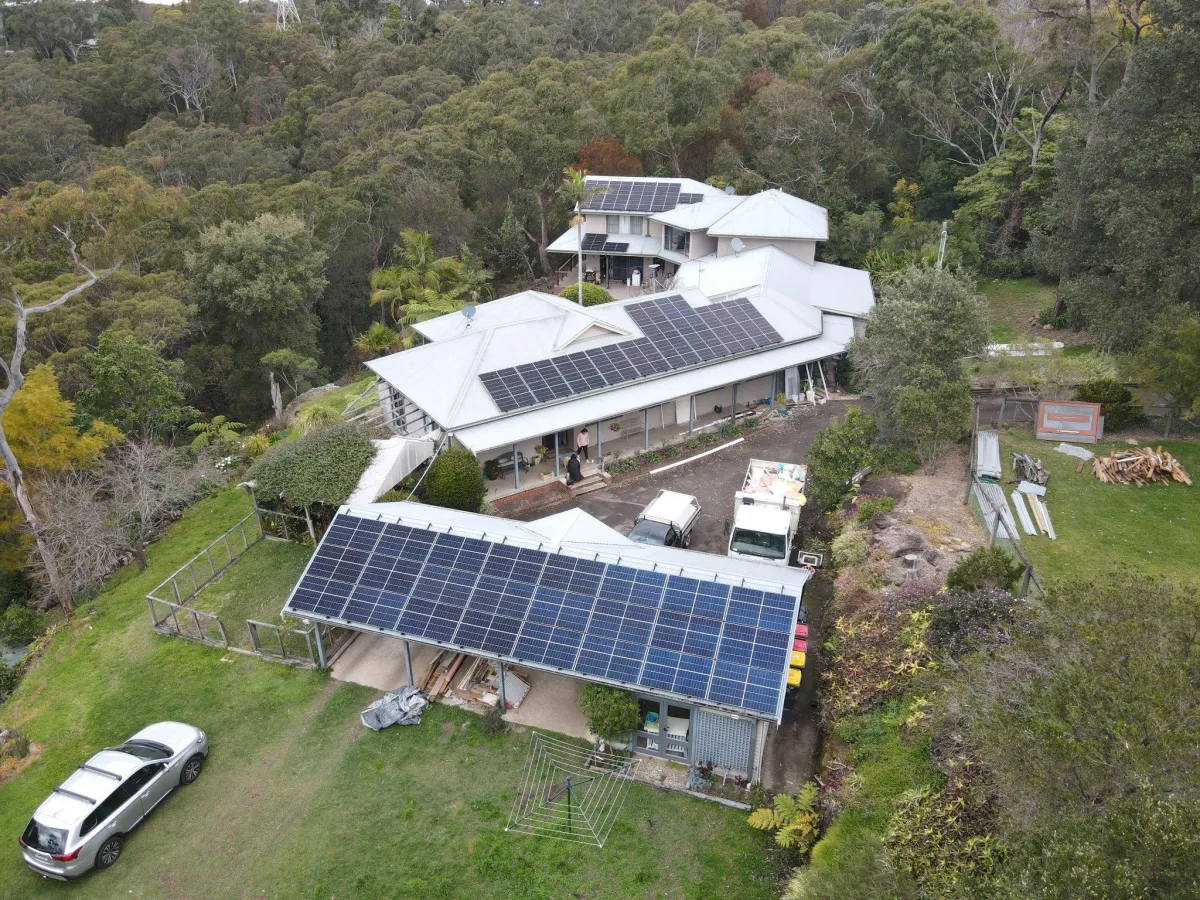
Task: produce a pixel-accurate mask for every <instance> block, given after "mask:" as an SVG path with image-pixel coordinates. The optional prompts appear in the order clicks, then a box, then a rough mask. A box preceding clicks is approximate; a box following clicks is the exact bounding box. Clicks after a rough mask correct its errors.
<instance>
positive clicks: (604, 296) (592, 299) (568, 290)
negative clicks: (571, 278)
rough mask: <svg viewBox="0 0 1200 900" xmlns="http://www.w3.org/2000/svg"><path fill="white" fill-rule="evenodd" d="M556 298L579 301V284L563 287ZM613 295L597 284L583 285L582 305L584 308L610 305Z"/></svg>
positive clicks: (585, 283)
mask: <svg viewBox="0 0 1200 900" xmlns="http://www.w3.org/2000/svg"><path fill="white" fill-rule="evenodd" d="M558 296H560V297H565V298H566V299H568V300H575V301H578V300H579V283H578V282H576V283H575V284H573V285H571V286H570V287H565V288H563V289H562V290H561V291H559V292H558ZM612 301H613V295H612V294H610V293H609V292H608V291H606V290H605V289H604V288H602V287H600V285H598V284H592V283H591V282H590V281H585V282H584V283H583V305H584V306H600V305H601V304H602V303H612Z"/></svg>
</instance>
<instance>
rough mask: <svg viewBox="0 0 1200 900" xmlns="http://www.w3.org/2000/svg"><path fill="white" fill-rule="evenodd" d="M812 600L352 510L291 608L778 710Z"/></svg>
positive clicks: (740, 707)
mask: <svg viewBox="0 0 1200 900" xmlns="http://www.w3.org/2000/svg"><path fill="white" fill-rule="evenodd" d="M799 603H800V601H799V598H798V597H793V596H790V595H788V594H782V593H774V592H771V591H764V590H759V589H755V588H753V587H746V586H737V585H732V584H729V583H725V582H722V581H720V580H718V579H717V576H715V575H714V576H712V577H711V578H709V579H700V578H691V577H684V576H680V575H668V574H665V573H662V572H656V571H651V570H647V569H638V568H633V567H631V566H627V565H620V564H613V563H605V562H601V561H598V560H595V559H585V558H580V557H576V556H572V555H569V554H565V553H548V552H545V551H542V550H536V549H530V548H526V547H518V546H514V545H512V544H506V543H498V542H494V541H489V540H486V539H478V538H472V537H463V536H461V535H457V534H449V533H444V532H438V531H432V530H428V529H424V528H415V527H411V526H409V525H404V524H399V523H388V522H383V521H379V520H376V519H370V518H363V517H360V516H356V515H351V514H348V513H345V512H342V513H339V514H338V516H337V517H336V518H335V519H334V521H333V522H332V524H331V525H330V526H329V530H328V531H327V532H326V533H325V536H324V538H323V539H322V540H321V544H320V546H319V547H318V549H317V552H316V554H315V555H314V557H313V559H312V561H311V562H310V564H309V567H308V569H307V570H306V571H305V574H304V576H303V577H302V578H301V580H300V583H299V584H298V585H297V586H296V588H295V590H294V591H293V593H292V596H291V597H290V598H289V600H288V603H287V606H286V607H285V611H286V612H291V613H294V614H297V615H301V616H310V617H316V618H321V619H324V620H327V621H331V622H334V623H335V624H337V623H345V624H349V625H357V626H366V627H370V628H375V629H379V630H381V631H384V632H387V633H390V634H394V635H396V636H397V637H408V638H412V639H414V640H422V641H428V642H438V643H442V644H447V645H450V646H454V647H458V648H460V649H462V650H463V651H465V652H468V653H471V652H476V653H479V652H482V653H486V654H490V655H493V656H496V657H498V658H502V659H508V660H511V661H514V662H521V663H526V664H530V665H534V666H538V667H541V668H549V669H555V670H560V671H562V672H564V673H567V674H573V675H577V676H579V677H582V678H587V679H591V680H597V681H608V682H614V683H619V684H622V685H626V686H630V687H641V688H647V689H653V690H656V691H660V692H666V693H671V694H676V695H679V696H681V697H684V698H688V699H692V700H696V701H700V702H707V703H709V704H712V705H716V706H721V707H724V708H728V709H733V710H736V711H741V712H748V713H751V714H754V715H760V716H777V715H778V711H779V709H780V708H781V704H782V691H783V684H784V679H785V678H786V676H787V667H788V651H789V649H790V647H791V640H792V630H793V626H794V624H795V621H796V616H797V612H798V610H799V609H800V606H799Z"/></svg>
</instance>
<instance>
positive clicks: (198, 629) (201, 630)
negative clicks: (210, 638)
mask: <svg viewBox="0 0 1200 900" xmlns="http://www.w3.org/2000/svg"><path fill="white" fill-rule="evenodd" d="M192 621H193V622H195V623H196V634H197V635H199V636H200V640H204V626H203V625H201V624H200V616H199V615H198V614H197V613H196V611H195V610H194V609H193V610H192Z"/></svg>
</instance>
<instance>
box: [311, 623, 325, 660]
mask: <svg viewBox="0 0 1200 900" xmlns="http://www.w3.org/2000/svg"><path fill="white" fill-rule="evenodd" d="M313 633H314V634H315V635H316V637H317V665H318V666H320V667H321V668H322V669H324V668H325V644H324V643H323V642H322V641H321V623H320V622H316V623H314V624H313Z"/></svg>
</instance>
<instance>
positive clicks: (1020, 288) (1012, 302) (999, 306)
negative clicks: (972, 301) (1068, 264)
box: [979, 278, 1054, 343]
mask: <svg viewBox="0 0 1200 900" xmlns="http://www.w3.org/2000/svg"><path fill="white" fill-rule="evenodd" d="M979 290H980V291H981V292H982V293H983V296H984V297H986V298H987V303H988V318H989V320H990V321H991V325H992V340H993V341H994V342H996V343H1007V342H1009V341H1013V340H1019V339H1028V338H1039V339H1044V338H1045V334H1044V333H1043V332H1041V331H1039V330H1038V329H1037V328H1036V327H1035V326H1031V325H1030V324H1029V319H1030V317H1031V316H1035V315H1037V314H1038V313H1039V312H1041V311H1042V310H1043V309H1045V308H1046V307H1047V306H1049V305H1050V304H1051V303H1052V302H1053V301H1054V288H1053V287H1052V286H1050V285H1045V284H1042V283H1041V282H1040V281H1038V280H1037V279H1036V278H1015V279H1001V278H985V279H981V280H980V282H979Z"/></svg>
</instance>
